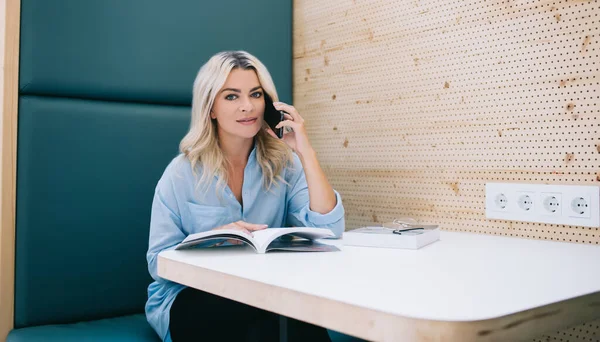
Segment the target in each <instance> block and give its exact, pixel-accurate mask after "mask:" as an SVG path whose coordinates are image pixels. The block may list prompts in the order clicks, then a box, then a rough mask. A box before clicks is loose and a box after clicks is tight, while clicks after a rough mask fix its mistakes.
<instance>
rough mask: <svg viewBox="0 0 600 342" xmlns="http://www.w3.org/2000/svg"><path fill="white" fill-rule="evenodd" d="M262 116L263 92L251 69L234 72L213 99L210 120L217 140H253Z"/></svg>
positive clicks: (263, 105) (260, 125)
mask: <svg viewBox="0 0 600 342" xmlns="http://www.w3.org/2000/svg"><path fill="white" fill-rule="evenodd" d="M264 112H265V100H264V99H263V89H262V87H261V86H260V82H259V81H258V77H257V76H256V72H255V71H254V70H252V69H250V70H243V69H239V68H236V69H233V70H231V72H230V73H229V77H227V81H226V82H225V85H223V88H221V89H220V90H219V92H218V93H217V96H216V97H215V102H214V105H213V108H212V111H211V113H210V117H211V118H213V119H216V120H217V124H218V130H219V136H223V135H224V134H225V135H228V136H232V137H240V138H254V136H255V135H256V134H257V133H258V131H259V130H260V129H261V127H262V124H263V116H264Z"/></svg>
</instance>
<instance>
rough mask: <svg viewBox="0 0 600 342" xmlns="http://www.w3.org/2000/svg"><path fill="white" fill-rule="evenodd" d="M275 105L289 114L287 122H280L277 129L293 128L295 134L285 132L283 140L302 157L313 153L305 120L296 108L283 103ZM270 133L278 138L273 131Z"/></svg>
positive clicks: (285, 116) (286, 115) (286, 116)
mask: <svg viewBox="0 0 600 342" xmlns="http://www.w3.org/2000/svg"><path fill="white" fill-rule="evenodd" d="M273 105H274V106H275V109H277V110H282V111H284V112H286V113H288V114H285V115H284V118H285V120H284V121H282V122H280V123H279V124H278V125H277V126H276V128H280V127H291V128H292V130H293V132H285V131H284V133H283V139H282V140H283V141H284V142H285V143H286V144H287V145H288V146H289V147H290V148H291V149H292V150H294V151H295V152H296V153H298V154H299V155H300V156H302V155H303V154H307V153H309V152H310V151H312V146H311V145H310V142H309V141H308V134H307V133H306V127H304V119H303V118H302V116H300V114H299V113H298V111H297V110H296V108H294V107H293V106H290V105H288V104H285V103H283V102H274V103H273ZM268 132H269V134H271V135H272V136H274V137H275V138H277V136H276V135H275V133H273V131H272V130H271V129H269V130H268Z"/></svg>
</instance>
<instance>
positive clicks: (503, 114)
mask: <svg viewBox="0 0 600 342" xmlns="http://www.w3.org/2000/svg"><path fill="white" fill-rule="evenodd" d="M599 14H600V3H599V1H598V0H594V1H566V0H557V1H539V0H531V1H516V0H510V1H509V0H506V1H498V0H494V1H483V0H480V1H455V0H430V1H420V0H413V1H394V0H378V1H375V0H368V1H367V0H363V1H359V0H357V1H352V0H344V1H342V0H331V1H326V2H323V1H309V0H296V1H295V2H294V104H295V106H296V107H297V108H298V110H299V111H300V113H301V114H302V115H303V116H304V117H305V118H306V120H307V125H308V130H309V135H310V138H311V142H312V143H313V145H314V146H315V148H316V149H317V151H318V153H319V159H320V160H321V162H322V164H323V166H324V169H325V170H326V172H327V174H328V176H329V179H330V181H331V183H332V184H333V185H334V187H335V188H336V189H337V190H339V191H340V193H341V194H342V198H343V200H344V205H345V207H346V211H347V215H346V220H347V228H348V229H352V228H357V227H359V226H363V225H367V224H371V223H373V222H374V221H375V222H385V221H390V220H392V219H393V218H396V217H406V216H409V217H413V218H416V219H418V220H419V221H421V222H431V223H437V224H440V226H441V227H442V229H446V230H451V231H467V232H477V233H486V234H496V235H506V236H515V237H523V238H537V239H548V240H558V241H569V242H579V243H592V244H599V243H600V232H599V230H598V229H594V228H584V227H573V226H562V225H550V224H532V223H525V222H511V221H500V220H487V219H486V218H485V204H484V200H485V193H484V187H485V183H486V182H490V181H502V182H527V183H549V184H587V185H590V184H594V185H600V163H599V161H598V157H599V156H600V134H599V132H598V131H599V126H600V115H599V114H600V106H599V105H600V72H599V66H600V58H599V51H600V46H599V44H598V43H599V42H600V41H599V37H600V15H599Z"/></svg>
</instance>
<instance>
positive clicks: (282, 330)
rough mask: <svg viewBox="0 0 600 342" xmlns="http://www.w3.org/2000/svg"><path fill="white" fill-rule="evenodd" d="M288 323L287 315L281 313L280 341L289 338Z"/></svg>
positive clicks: (285, 341) (285, 340)
mask: <svg viewBox="0 0 600 342" xmlns="http://www.w3.org/2000/svg"><path fill="white" fill-rule="evenodd" d="M287 324H288V319H287V317H285V316H282V315H279V342H287V340H288V332H287Z"/></svg>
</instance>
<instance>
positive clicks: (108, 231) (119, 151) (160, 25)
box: [8, 0, 347, 342]
mask: <svg viewBox="0 0 600 342" xmlns="http://www.w3.org/2000/svg"><path fill="white" fill-rule="evenodd" d="M21 10H22V15H21V50H20V77H19V83H20V85H19V89H20V95H19V123H18V125H19V126H18V129H19V131H18V155H17V214H16V246H15V247H16V255H15V259H16V264H15V307H14V330H13V331H11V332H10V334H9V336H8V341H9V342H30V341H94V342H95V341H98V342H100V341H136V342H137V341H140V342H141V341H158V340H159V339H158V336H157V335H156V334H155V333H154V331H153V330H152V329H151V328H150V326H149V325H148V323H147V321H146V318H145V316H144V314H143V312H144V304H145V301H146V296H147V292H146V289H147V286H148V284H149V283H150V280H151V279H150V277H149V275H148V271H147V264H146V259H145V254H146V249H147V244H148V229H149V221H150V208H151V201H152V196H153V192H154V187H155V185H156V182H157V181H158V179H159V177H160V175H161V174H162V172H163V170H164V168H165V167H166V165H167V164H168V162H169V161H170V160H171V159H172V158H173V157H174V156H175V155H176V154H177V152H178V151H177V149H178V144H179V140H180V139H181V138H182V137H183V135H184V134H185V133H186V131H187V128H188V125H189V116H190V107H189V104H190V102H191V92H192V83H193V80H194V78H195V76H196V73H197V71H198V69H199V68H200V66H201V65H202V64H203V63H204V62H205V61H206V60H207V59H208V58H209V57H210V56H212V55H213V54H214V53H216V52H218V51H221V50H232V49H241V50H247V51H249V52H251V53H253V54H255V55H256V56H257V57H259V58H260V59H261V60H262V61H263V62H264V63H265V64H266V65H267V67H268V68H269V70H270V71H271V72H272V74H273V78H274V80H275V83H276V84H277V87H278V91H279V93H280V95H281V98H282V100H283V101H291V94H292V41H291V37H292V1H291V0H289V1H279V0H256V1H252V2H248V1H237V0H234V1H233V2H231V1H229V2H221V1H196V0H186V1H176V2H172V3H169V2H164V1H159V0H127V1H122V0H89V1H77V0H69V1H52V0H21ZM274 27H276V28H277V30H273V28H274ZM332 336H333V337H334V338H336V339H340V340H342V339H345V338H347V337H346V336H344V335H340V334H336V333H334V332H332Z"/></svg>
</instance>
